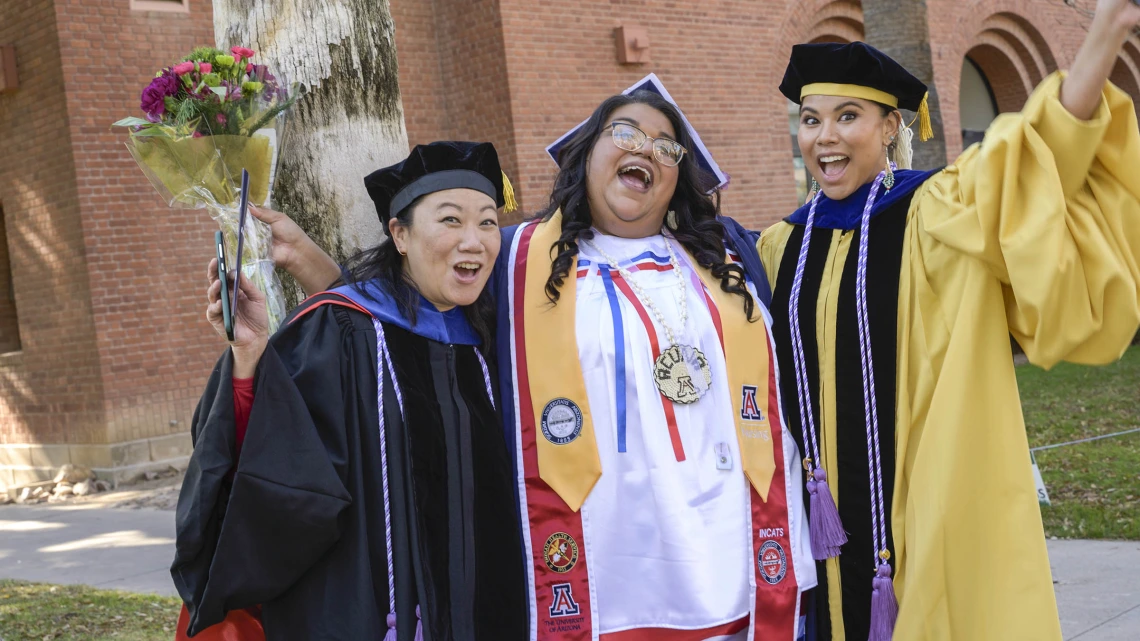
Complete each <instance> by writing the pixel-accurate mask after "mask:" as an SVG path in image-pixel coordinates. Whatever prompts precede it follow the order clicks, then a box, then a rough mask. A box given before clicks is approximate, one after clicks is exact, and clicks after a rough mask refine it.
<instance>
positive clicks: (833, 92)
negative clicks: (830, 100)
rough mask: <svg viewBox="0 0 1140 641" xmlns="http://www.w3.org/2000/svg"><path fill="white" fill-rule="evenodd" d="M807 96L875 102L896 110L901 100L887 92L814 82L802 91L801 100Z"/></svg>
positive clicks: (859, 86) (833, 83)
mask: <svg viewBox="0 0 1140 641" xmlns="http://www.w3.org/2000/svg"><path fill="white" fill-rule="evenodd" d="M807 96H843V97H844V98H861V99H863V100H874V101H875V102H878V103H882V104H884V105H886V106H888V107H894V108H895V109H898V106H899V99H898V98H896V97H894V96H892V95H891V94H889V93H887V92H885V91H879V90H878V89H872V88H870V87H864V86H862V85H844V84H840V83H836V82H813V83H812V84H810V85H804V88H803V89H801V90H800V100H803V99H804V98H806V97H807Z"/></svg>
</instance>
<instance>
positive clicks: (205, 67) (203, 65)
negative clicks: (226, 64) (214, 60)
mask: <svg viewBox="0 0 1140 641" xmlns="http://www.w3.org/2000/svg"><path fill="white" fill-rule="evenodd" d="M213 70H214V65H212V64H210V63H208V62H200V63H198V71H201V72H202V73H210V72H211V71H213Z"/></svg>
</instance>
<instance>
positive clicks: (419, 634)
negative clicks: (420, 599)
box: [415, 605, 424, 641]
mask: <svg viewBox="0 0 1140 641" xmlns="http://www.w3.org/2000/svg"><path fill="white" fill-rule="evenodd" d="M415 641H424V620H423V619H421V618H420V606H418V605H417V606H416V639H415Z"/></svg>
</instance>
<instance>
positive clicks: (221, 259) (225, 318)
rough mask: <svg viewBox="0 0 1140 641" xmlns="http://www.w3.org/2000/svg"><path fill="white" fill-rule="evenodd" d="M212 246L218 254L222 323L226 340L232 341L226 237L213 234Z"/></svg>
mask: <svg viewBox="0 0 1140 641" xmlns="http://www.w3.org/2000/svg"><path fill="white" fill-rule="evenodd" d="M214 246H215V247H217V252H218V280H220V281H222V291H221V298H222V323H223V324H224V325H225V326H226V338H228V339H229V340H231V341H232V340H233V339H234V315H233V309H232V308H231V307H230V284H229V280H228V278H229V274H228V273H227V271H228V268H227V265H228V263H227V262H226V237H225V236H224V235H223V234H222V232H220V231H216V232H214Z"/></svg>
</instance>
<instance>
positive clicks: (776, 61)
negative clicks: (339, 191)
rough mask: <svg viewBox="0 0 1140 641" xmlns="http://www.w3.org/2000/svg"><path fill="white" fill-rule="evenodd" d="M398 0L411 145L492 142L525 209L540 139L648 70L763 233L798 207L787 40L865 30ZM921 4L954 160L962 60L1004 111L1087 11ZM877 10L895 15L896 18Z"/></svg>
mask: <svg viewBox="0 0 1140 641" xmlns="http://www.w3.org/2000/svg"><path fill="white" fill-rule="evenodd" d="M391 2H392V12H393V15H394V16H395V17H396V38H397V53H398V56H399V59H400V68H401V92H402V93H403V96H404V104H405V108H406V112H407V113H408V133H409V137H410V139H412V140H413V141H417V142H422V141H428V140H433V139H438V138H445V137H469V138H478V139H487V140H491V141H492V142H494V143H495V144H496V146H498V147H499V149H500V151H501V152H503V154H504V156H506V157H507V159H506V160H505V163H504V164H506V165H508V166H510V167H511V169H510V171H511V175H512V177H513V178H514V179H515V183H516V188H517V189H518V190H519V191H520V193H521V194H522V196H523V199H524V203H525V206H526V208H527V209H528V210H530V211H535V210H537V209H538V208H540V207H541V206H543V205H544V204H545V202H546V198H547V197H548V194H549V190H550V186H551V182H552V180H553V177H554V172H555V168H554V165H553V163H552V162H551V161H550V159H549V158H548V157H547V156H546V155H545V153H544V152H543V148H544V147H545V146H546V145H547V144H548V143H549V142H551V141H552V140H554V139H555V138H556V137H558V136H559V135H561V134H562V133H563V132H564V131H566V130H568V129H569V128H571V127H573V126H574V125H575V124H577V123H578V122H580V121H581V120H583V119H585V118H586V117H587V116H588V115H589V114H590V112H591V111H592V110H593V108H594V107H596V106H597V105H598V104H599V103H600V102H601V101H602V100H603V99H604V98H605V97H607V96H609V95H611V94H613V93H616V92H618V91H620V90H622V89H624V88H625V87H626V86H628V85H629V84H632V83H633V82H634V81H636V80H637V79H639V78H641V77H642V76H644V75H645V74H646V73H649V72H650V71H652V72H655V73H657V75H658V76H660V77H661V78H662V80H663V81H664V82H665V83H666V86H668V87H669V90H670V92H671V93H672V94H673V95H674V97H675V98H676V99H677V100H678V102H679V103H680V105H681V107H682V108H683V109H684V111H685V113H686V115H687V116H688V117H689V119H690V120H691V121H692V122H693V123H694V125H695V126H696V127H697V128H698V130H699V131H700V132H701V136H702V138H703V139H704V140H705V143H706V144H707V145H708V146H709V148H710V149H711V150H712V152H713V153H714V155H715V157H716V158H717V160H718V162H719V163H720V164H721V167H722V168H724V169H725V170H726V171H727V172H728V173H729V174H730V175H731V176H732V183H731V185H730V186H729V188H728V190H727V191H726V192H725V194H724V200H723V203H724V210H725V212H726V213H728V214H731V215H733V216H735V217H737V218H739V219H740V220H741V221H743V222H745V223H746V224H749V225H753V226H757V227H762V226H764V225H766V224H768V223H770V222H772V221H774V220H777V219H779V218H780V217H781V216H783V215H785V214H786V213H787V212H788V211H789V210H790V209H791V208H792V207H794V206H795V205H796V200H795V183H794V176H793V171H792V149H791V141H790V138H789V136H788V122H787V112H786V108H787V105H786V102H785V101H784V99H783V98H782V97H781V96H780V95H779V93H778V92H777V90H776V87H777V86H778V85H779V82H780V79H781V77H782V74H783V70H784V65H785V63H786V61H787V56H788V53H789V52H790V51H791V47H792V45H793V44H795V43H797V42H805V41H825V40H826V41H837V40H838V41H850V40H852V39H856V38H860V37H862V36H863V32H864V28H863V20H864V17H863V4H862V3H861V2H859V1H858V0H803V1H797V2H791V1H787V0H766V1H763V2H755V1H744V0H739V1H737V0H719V1H718V2H714V3H677V2H669V1H666V0H582V1H580V2H573V3H570V2H566V3H541V4H537V3H535V2H534V1H533V0H499V1H498V2H491V1H489V0H480V1H479V2H474V3H466V2H458V0H433V1H432V2H424V1H420V0H391ZM926 4H927V5H928V6H927V14H928V15H927V17H928V20H929V22H930V24H932V25H937V28H934V29H931V30H930V49H931V57H932V60H933V67H934V78H935V85H936V87H937V89H938V95H939V101H940V103H941V111H942V118H943V125H944V127H945V139H946V140H945V142H946V150H947V156H948V158H954V157H956V156H957V155H958V154H959V153H960V152H961V127H960V121H959V116H958V84H959V80H960V78H959V74H960V72H961V64H962V59H963V57H964V56H966V55H967V54H970V55H971V57H972V58H973V59H974V60H975V62H977V63H978V64H979V66H981V67H982V69H983V71H984V73H985V74H986V75H987V79H988V80H989V81H990V83H991V85H992V86H993V89H994V93H995V95H996V98H997V101H998V106H999V109H1001V110H1003V111H1013V110H1017V109H1020V107H1021V105H1022V104H1023V103H1024V101H1025V98H1026V97H1027V96H1028V93H1029V91H1031V90H1032V88H1033V87H1034V86H1035V85H1036V84H1037V83H1038V82H1039V81H1040V80H1041V78H1043V77H1044V76H1045V75H1047V74H1048V73H1049V72H1051V71H1053V70H1055V69H1057V68H1058V67H1064V66H1066V65H1068V64H1069V63H1071V61H1072V56H1073V55H1074V54H1075V53H1076V50H1077V48H1078V46H1079V45H1080V42H1081V40H1082V38H1083V37H1084V33H1085V32H1084V29H1083V27H1082V23H1083V22H1084V19H1083V18H1081V17H1080V16H1079V15H1078V14H1077V13H1076V12H1074V10H1073V9H1072V8H1070V7H1067V6H1065V5H1064V3H1063V2H1061V0H977V1H974V2H969V3H963V2H960V0H927V2H926ZM496 5H497V13H498V15H499V18H498V19H497V20H496V19H495V17H494V13H495V6H496ZM884 6H887V5H885V4H884ZM874 19H879V20H890V19H891V13H890V12H889V11H887V12H886V13H885V15H884V16H882V17H878V15H876V17H875V18H874ZM621 24H639V25H641V26H643V27H646V28H647V29H648V31H649V40H650V44H651V48H650V56H651V58H652V62H651V63H649V64H644V65H621V64H619V63H618V62H617V60H616V55H615V46H614V39H613V29H614V28H615V27H617V26H619V25H621ZM900 28H901V27H900ZM883 32H884V31H883V30H882V29H879V30H878V31H876V33H883ZM886 33H890V29H889V28H887V29H886ZM1046 34H1047V36H1048V39H1046V37H1045V36H1046ZM884 44H885V45H886V46H888V47H889V46H890V45H891V42H886V43H884ZM500 50H501V53H500ZM1137 52H1138V53H1137V55H1136V56H1134V57H1135V58H1136V63H1135V65H1136V66H1138V67H1140V47H1138V49H1137ZM499 55H505V69H506V71H507V73H506V80H504V79H503V76H502V73H503V69H504V65H503V64H500V63H499V62H498V58H497V56H499ZM904 62H905V61H904ZM437 67H438V70H437ZM405 72H406V73H405ZM1123 73H1124V71H1120V72H1119V74H1118V76H1119V77H1120V78H1122V79H1123V78H1124V76H1123ZM501 83H505V86H506V89H505V90H504V89H503V86H500V84H501ZM1122 86H1126V87H1127V84H1126V83H1122ZM1132 91H1138V90H1135V89H1133V90H1132ZM504 95H507V96H509V105H507V106H504V105H503V102H502V100H503V96H504ZM1137 97H1138V98H1140V93H1138V94H1137ZM516 167H517V168H516ZM516 174H517V175H516Z"/></svg>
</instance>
